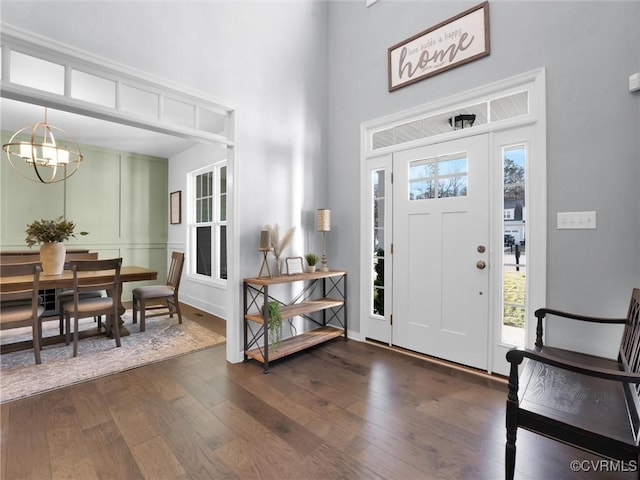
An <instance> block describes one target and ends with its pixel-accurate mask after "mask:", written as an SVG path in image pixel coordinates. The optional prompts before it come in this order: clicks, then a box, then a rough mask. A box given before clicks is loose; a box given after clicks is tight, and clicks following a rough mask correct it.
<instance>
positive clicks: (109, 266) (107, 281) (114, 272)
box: [62, 258, 122, 357]
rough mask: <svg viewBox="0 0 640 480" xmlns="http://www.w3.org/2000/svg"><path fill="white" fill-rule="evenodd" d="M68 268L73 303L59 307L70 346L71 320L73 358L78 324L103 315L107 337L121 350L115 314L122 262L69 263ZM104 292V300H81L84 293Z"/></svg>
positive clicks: (75, 349)
mask: <svg viewBox="0 0 640 480" xmlns="http://www.w3.org/2000/svg"><path fill="white" fill-rule="evenodd" d="M69 268H70V270H71V272H72V274H73V301H69V302H66V303H63V304H62V311H63V312H64V317H65V321H66V329H65V330H66V332H65V333H66V342H67V345H68V344H69V340H70V332H71V317H73V319H74V328H73V356H74V357H76V356H77V355H78V320H80V319H81V318H92V317H96V316H101V315H105V317H106V326H107V333H110V332H111V333H112V334H113V337H114V338H115V341H116V346H117V347H119V346H120V328H119V325H118V322H119V317H120V314H119V312H118V307H119V298H120V288H121V283H120V269H121V268H122V258H113V259H109V260H70V261H69ZM82 272H104V277H96V276H95V275H93V276H92V277H86V276H83V275H82ZM100 290H104V291H106V292H107V296H106V297H90V298H82V294H83V293H86V292H95V291H100Z"/></svg>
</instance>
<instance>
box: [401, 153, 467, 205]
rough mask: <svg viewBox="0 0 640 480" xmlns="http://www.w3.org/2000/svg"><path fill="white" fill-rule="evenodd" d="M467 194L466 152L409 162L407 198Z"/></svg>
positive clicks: (464, 195) (420, 198)
mask: <svg viewBox="0 0 640 480" xmlns="http://www.w3.org/2000/svg"><path fill="white" fill-rule="evenodd" d="M466 196H467V153H466V152H457V153H450V154H447V155H441V156H438V157H432V158H425V159H420V160H414V161H412V162H410V163H409V200H427V199H433V198H447V197H466Z"/></svg>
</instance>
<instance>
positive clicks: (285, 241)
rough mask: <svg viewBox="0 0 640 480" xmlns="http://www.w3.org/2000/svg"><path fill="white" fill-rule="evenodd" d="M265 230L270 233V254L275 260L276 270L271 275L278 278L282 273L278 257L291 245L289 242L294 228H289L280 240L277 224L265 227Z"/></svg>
mask: <svg viewBox="0 0 640 480" xmlns="http://www.w3.org/2000/svg"><path fill="white" fill-rule="evenodd" d="M265 228H266V229H267V230H268V231H269V233H270V237H271V246H272V247H273V250H272V253H273V256H274V257H275V259H276V265H275V267H276V268H275V271H274V272H273V275H274V276H276V277H279V276H280V275H281V272H282V265H281V264H280V255H282V252H283V250H284V249H285V248H287V247H288V246H289V244H290V243H291V240H292V239H293V234H294V233H295V231H296V227H291V228H290V229H289V230H287V233H285V234H284V236H283V237H282V238H280V227H279V226H278V224H277V223H276V224H275V225H267V226H266V227H265Z"/></svg>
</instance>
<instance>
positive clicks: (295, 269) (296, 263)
mask: <svg viewBox="0 0 640 480" xmlns="http://www.w3.org/2000/svg"><path fill="white" fill-rule="evenodd" d="M284 262H285V263H286V264H287V275H295V274H297V273H303V272H304V270H303V267H302V257H287V258H285V260H284Z"/></svg>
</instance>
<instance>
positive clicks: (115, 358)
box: [0, 310, 225, 403]
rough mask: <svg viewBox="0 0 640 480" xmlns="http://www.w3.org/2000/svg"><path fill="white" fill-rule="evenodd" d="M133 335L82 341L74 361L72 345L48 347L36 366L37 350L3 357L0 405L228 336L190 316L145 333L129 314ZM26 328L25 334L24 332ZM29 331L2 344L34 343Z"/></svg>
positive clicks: (152, 325)
mask: <svg viewBox="0 0 640 480" xmlns="http://www.w3.org/2000/svg"><path fill="white" fill-rule="evenodd" d="M122 318H123V319H124V322H125V326H126V328H127V330H129V331H130V332H131V335H128V336H126V337H122V338H121V344H122V346H121V347H120V348H117V347H116V344H115V341H114V340H113V339H112V338H108V337H106V336H103V335H100V336H97V337H93V338H85V339H81V340H79V341H78V356H77V357H75V358H74V357H73V356H72V355H73V342H71V344H70V345H68V346H67V345H65V344H64V342H63V343H61V344H57V345H49V346H45V347H44V349H43V350H42V364H41V365H36V364H35V359H34V356H33V350H32V349H29V350H23V351H19V352H11V353H3V354H2V355H0V403H4V402H8V401H11V400H16V399H19V398H24V397H28V396H31V395H35V394H38V393H43V392H47V391H50V390H55V389H57V388H62V387H66V386H69V385H73V384H76V383H80V382H84V381H87V380H93V379H96V378H99V377H103V376H106V375H111V374H114V373H118V372H123V371H125V370H129V369H132V368H136V367H140V366H142V365H148V364H150V363H154V362H158V361H160V360H165V359H168V358H172V357H176V356H179V355H184V354H186V353H191V352H195V351H198V350H202V349H204V348H208V347H212V346H214V345H217V344H220V343H223V342H224V341H225V338H224V337H223V336H222V335H218V334H217V333H215V332H212V331H211V330H209V329H207V328H205V327H202V326H200V325H199V324H198V323H196V322H193V321H191V320H189V319H187V318H184V316H183V319H182V322H183V323H182V325H180V324H178V322H177V319H176V317H175V316H174V318H173V319H169V318H168V317H155V318H152V319H149V320H147V322H146V324H147V325H146V330H145V331H144V332H142V333H141V332H140V324H139V323H137V324H132V323H131V311H130V310H127V312H126V313H125V314H124V315H123V317H122ZM81 322H82V324H81V326H80V330H82V329H84V328H94V327H95V324H94V323H93V320H92V319H83V320H82V321H81ZM20 330H22V331H20ZM57 330H58V322H57V321H54V322H45V323H44V326H43V336H44V337H47V336H53V335H56V334H57V333H58V332H57ZM30 338H31V333H30V329H27V330H26V331H25V330H23V329H13V330H4V331H2V332H1V336H0V343H1V344H3V345H4V344H7V343H12V342H16V341H20V340H23V339H30Z"/></svg>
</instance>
